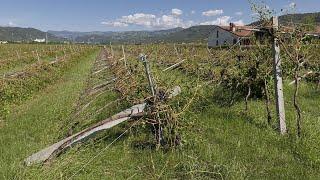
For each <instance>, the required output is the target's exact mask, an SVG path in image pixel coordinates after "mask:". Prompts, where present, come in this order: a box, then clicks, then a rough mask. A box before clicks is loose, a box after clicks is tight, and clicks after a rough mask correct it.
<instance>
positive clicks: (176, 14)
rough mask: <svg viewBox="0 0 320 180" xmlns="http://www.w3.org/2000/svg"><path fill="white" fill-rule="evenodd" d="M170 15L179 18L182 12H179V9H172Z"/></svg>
mask: <svg viewBox="0 0 320 180" xmlns="http://www.w3.org/2000/svg"><path fill="white" fill-rule="evenodd" d="M171 13H172V15H174V16H181V15H182V14H183V11H182V10H180V9H177V8H175V9H172V10H171Z"/></svg>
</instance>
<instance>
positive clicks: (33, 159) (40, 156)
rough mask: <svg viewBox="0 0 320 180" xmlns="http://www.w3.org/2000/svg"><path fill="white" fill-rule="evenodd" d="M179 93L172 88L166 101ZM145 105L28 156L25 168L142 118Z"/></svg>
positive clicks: (133, 108) (178, 88)
mask: <svg viewBox="0 0 320 180" xmlns="http://www.w3.org/2000/svg"><path fill="white" fill-rule="evenodd" d="M180 93H181V88H180V87H179V86H176V87H174V88H173V89H172V90H171V91H170V94H169V96H168V99H171V98H173V97H176V96H177V95H179V94H180ZM146 106H147V104H146V103H142V104H138V105H135V106H132V107H131V108H129V109H126V110H124V111H122V112H120V113H118V114H116V115H114V116H112V117H110V118H108V119H106V120H104V121H101V122H99V123H97V124H95V125H93V126H91V127H89V128H87V129H85V130H82V131H80V132H79V133H76V134H74V135H72V136H69V137H67V138H65V139H63V140H61V141H59V142H57V143H55V144H53V145H51V146H49V147H47V148H45V149H43V150H41V151H39V152H37V153H35V154H33V155H31V156H29V157H28V158H27V159H25V160H24V162H25V164H26V165H27V166H31V165H32V164H35V163H42V162H45V161H47V160H49V159H51V158H53V157H55V156H56V155H58V154H60V153H61V152H63V151H64V150H66V149H67V148H69V147H71V146H72V145H74V144H76V143H78V142H81V141H83V140H84V139H87V138H89V137H92V136H93V135H95V134H96V133H98V132H100V131H102V130H106V129H110V128H112V127H114V126H116V125H118V124H120V123H122V122H125V121H127V120H130V119H132V118H137V117H142V116H143V115H144V113H145V108H146Z"/></svg>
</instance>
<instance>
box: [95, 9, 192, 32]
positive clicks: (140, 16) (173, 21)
mask: <svg viewBox="0 0 320 180" xmlns="http://www.w3.org/2000/svg"><path fill="white" fill-rule="evenodd" d="M182 14H183V12H182V11H181V10H179V9H172V12H171V14H168V15H162V16H156V15H154V14H144V13H136V14H133V15H128V16H122V17H121V18H119V19H116V20H114V21H106V22H102V23H101V24H104V25H107V26H113V27H128V26H129V25H138V26H143V27H147V28H158V29H164V28H176V27H183V28H186V27H190V26H192V25H194V24H195V23H194V22H193V21H185V20H183V19H181V18H180V16H181V15H182Z"/></svg>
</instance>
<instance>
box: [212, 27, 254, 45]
mask: <svg viewBox="0 0 320 180" xmlns="http://www.w3.org/2000/svg"><path fill="white" fill-rule="evenodd" d="M250 28H252V27H250V26H236V25H235V24H234V23H230V25H229V26H216V27H215V28H214V30H213V31H212V33H211V34H210V35H209V38H208V46H209V47H219V46H228V45H234V44H237V43H238V41H240V42H239V43H240V44H241V45H250V39H249V38H250V37H251V36H252V35H253V34H254V32H253V31H251V30H250Z"/></svg>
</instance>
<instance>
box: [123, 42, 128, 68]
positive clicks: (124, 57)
mask: <svg viewBox="0 0 320 180" xmlns="http://www.w3.org/2000/svg"><path fill="white" fill-rule="evenodd" d="M122 54H123V60H124V66H125V67H126V69H128V68H127V59H126V53H125V52H124V47H123V45H122Z"/></svg>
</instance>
